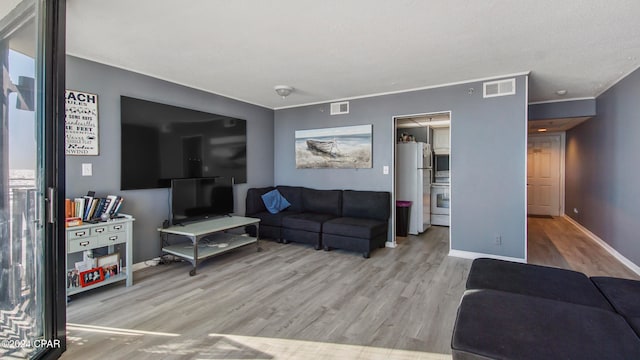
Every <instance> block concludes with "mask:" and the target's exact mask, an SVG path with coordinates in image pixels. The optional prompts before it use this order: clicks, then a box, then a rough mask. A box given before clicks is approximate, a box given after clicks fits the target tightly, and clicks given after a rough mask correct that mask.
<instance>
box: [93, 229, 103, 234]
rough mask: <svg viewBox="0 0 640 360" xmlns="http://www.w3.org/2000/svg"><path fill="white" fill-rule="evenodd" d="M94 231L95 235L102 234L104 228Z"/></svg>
mask: <svg viewBox="0 0 640 360" xmlns="http://www.w3.org/2000/svg"><path fill="white" fill-rule="evenodd" d="M94 231H95V232H97V233H102V232H104V228H100V229H95V230H94Z"/></svg>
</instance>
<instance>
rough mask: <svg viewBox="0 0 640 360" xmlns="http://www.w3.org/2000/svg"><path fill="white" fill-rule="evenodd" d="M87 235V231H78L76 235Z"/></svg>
mask: <svg viewBox="0 0 640 360" xmlns="http://www.w3.org/2000/svg"><path fill="white" fill-rule="evenodd" d="M85 235H87V232H86V231H76V236H85Z"/></svg>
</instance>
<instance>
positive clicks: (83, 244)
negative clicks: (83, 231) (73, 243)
mask: <svg viewBox="0 0 640 360" xmlns="http://www.w3.org/2000/svg"><path fill="white" fill-rule="evenodd" d="M89 243H91V242H90V241H81V242H79V243H78V245H80V246H87V245H89Z"/></svg>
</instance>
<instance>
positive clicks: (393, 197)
mask: <svg viewBox="0 0 640 360" xmlns="http://www.w3.org/2000/svg"><path fill="white" fill-rule="evenodd" d="M445 113H446V114H449V229H451V185H452V183H453V171H452V169H451V137H452V136H451V134H452V131H451V129H452V128H453V111H451V110H441V111H429V112H421V113H413V114H405V115H393V116H392V117H391V124H392V126H391V144H392V145H391V169H389V175H391V220H390V221H389V224H391V229H390V231H391V241H390V242H389V241H387V242H386V244H385V246H386V247H389V248H394V247H396V246H397V245H398V243H397V242H396V206H395V204H396V154H397V145H398V135H397V134H398V120H399V119H402V118H409V117H421V116H425V117H428V116H429V115H432V116H433V115H437V114H445ZM431 150H432V151H433V149H431ZM432 169H433V164H432ZM432 171H433V170H432ZM432 176H433V175H432ZM449 251H451V231H449Z"/></svg>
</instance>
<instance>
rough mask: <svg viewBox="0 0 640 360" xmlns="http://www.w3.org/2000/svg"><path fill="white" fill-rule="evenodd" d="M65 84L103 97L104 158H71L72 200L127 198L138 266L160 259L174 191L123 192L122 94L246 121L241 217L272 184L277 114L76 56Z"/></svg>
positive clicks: (237, 202)
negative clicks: (87, 167) (253, 191)
mask: <svg viewBox="0 0 640 360" xmlns="http://www.w3.org/2000/svg"><path fill="white" fill-rule="evenodd" d="M66 80H67V88H68V89H74V90H78V91H85V92H90V93H94V94H98V111H99V133H100V144H99V145H100V155H99V156H67V184H66V186H67V197H71V198H73V197H76V196H80V195H84V194H86V192H87V190H94V191H96V194H97V195H98V196H100V195H107V194H119V195H122V196H123V197H124V198H125V201H124V203H123V205H122V210H121V212H123V213H126V214H131V215H133V216H134V217H135V218H136V222H135V223H134V234H133V235H134V240H133V253H134V256H133V261H134V262H140V261H144V260H148V259H151V258H154V257H156V256H159V255H160V240H159V237H158V233H157V231H156V229H157V228H158V227H159V226H161V225H162V221H163V220H165V219H167V218H168V216H169V205H168V203H169V191H168V189H151V190H129V191H121V190H120V95H126V96H131V97H135V98H140V99H145V100H151V101H156V102H160V103H164V104H169V105H177V106H181V107H185V108H190V109H195V110H201V111H206V112H212V113H216V114H221V115H227V116H232V117H236V118H240V119H245V120H247V156H248V157H247V177H248V181H247V184H239V185H236V186H235V191H234V192H235V209H236V213H238V214H244V201H245V196H246V190H247V189H248V188H249V187H254V186H267V185H273V169H274V166H273V110H270V109H266V108H262V107H259V106H255V105H251V104H247V103H243V102H240V101H237V100H232V99H228V98H225V97H222V96H218V95H214V94H210V93H207V92H203V91H199V90H195V89H191V88H187V87H184V86H180V85H177V84H174V83H170V82H167V81H163V80H159V79H155V78H152V77H149V76H144V75H141V74H137V73H133V72H130V71H125V70H122V69H117V68H114V67H110V66H106V65H103V64H99V63H95V62H91V61H87V60H84V59H79V58H76V57H72V56H68V57H67V79H66ZM82 163H92V164H93V176H91V177H83V176H81V166H82V165H81V164H82Z"/></svg>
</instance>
